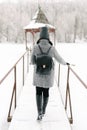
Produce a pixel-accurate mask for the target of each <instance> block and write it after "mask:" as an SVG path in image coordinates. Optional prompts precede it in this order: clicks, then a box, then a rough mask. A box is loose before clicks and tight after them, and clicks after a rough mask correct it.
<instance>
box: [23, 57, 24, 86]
mask: <svg viewBox="0 0 87 130" xmlns="http://www.w3.org/2000/svg"><path fill="white" fill-rule="evenodd" d="M23 86H24V56H23Z"/></svg>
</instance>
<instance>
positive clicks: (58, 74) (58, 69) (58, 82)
mask: <svg viewBox="0 0 87 130" xmlns="http://www.w3.org/2000/svg"><path fill="white" fill-rule="evenodd" d="M59 85H60V64H59V68H58V87H59Z"/></svg>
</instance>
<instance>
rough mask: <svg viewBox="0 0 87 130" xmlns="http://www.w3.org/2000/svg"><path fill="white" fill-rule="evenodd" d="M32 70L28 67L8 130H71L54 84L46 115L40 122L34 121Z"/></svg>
mask: <svg viewBox="0 0 87 130" xmlns="http://www.w3.org/2000/svg"><path fill="white" fill-rule="evenodd" d="M32 70H33V69H32V66H30V69H29V74H28V75H27V78H26V82H25V85H24V87H23V90H22V92H21V96H20V99H19V101H18V105H17V108H16V110H15V113H14V115H13V118H12V121H11V125H10V127H9V130H54V129H55V130H56V129H61V130H71V126H70V123H69V120H68V118H67V115H66V112H65V109H64V106H63V104H62V101H61V96H60V93H59V90H58V87H57V85H56V82H55V83H54V87H53V88H51V89H50V99H49V103H48V106H47V113H46V115H45V116H44V118H43V119H42V121H40V122H38V121H37V120H36V118H37V108H36V101H35V87H34V86H32V82H30V81H32V75H33V74H32Z"/></svg>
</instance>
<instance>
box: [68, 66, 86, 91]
mask: <svg viewBox="0 0 87 130" xmlns="http://www.w3.org/2000/svg"><path fill="white" fill-rule="evenodd" d="M69 68H70V70H71V71H72V72H73V74H74V75H75V76H76V77H77V79H78V80H79V81H80V82H81V83H82V84H83V86H84V87H85V88H86V89H87V85H86V84H85V83H84V82H83V80H82V79H81V78H80V77H79V76H78V75H77V73H76V72H75V71H74V70H73V69H72V68H71V67H70V66H69Z"/></svg>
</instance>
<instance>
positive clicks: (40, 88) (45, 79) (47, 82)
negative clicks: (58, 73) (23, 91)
mask: <svg viewBox="0 0 87 130" xmlns="http://www.w3.org/2000/svg"><path fill="white" fill-rule="evenodd" d="M38 45H39V46H40V48H41V50H42V51H43V52H44V53H46V52H47V51H48V49H49V48H51V49H50V51H49V53H48V55H49V56H51V57H52V58H55V59H56V60H57V61H58V62H59V63H60V64H63V65H69V63H66V62H65V61H64V60H63V59H62V58H61V56H60V55H59V54H58V52H57V50H56V49H55V47H54V46H53V45H52V43H51V41H50V40H49V33H48V28H47V27H42V28H41V31H40V39H39V40H38V42H37V44H36V45H35V46H34V48H33V50H32V55H31V63H32V64H34V75H33V85H34V86H36V103H37V110H38V117H37V120H41V119H42V117H43V115H44V114H45V111H46V106H47V103H48V99H49V88H50V87H52V86H53V82H54V66H53V67H52V69H51V73H49V74H47V75H43V74H39V73H37V71H36V68H37V67H36V64H35V63H36V62H35V61H36V60H35V57H36V56H37V55H38V54H40V53H41V50H40V48H39V47H38Z"/></svg>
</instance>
